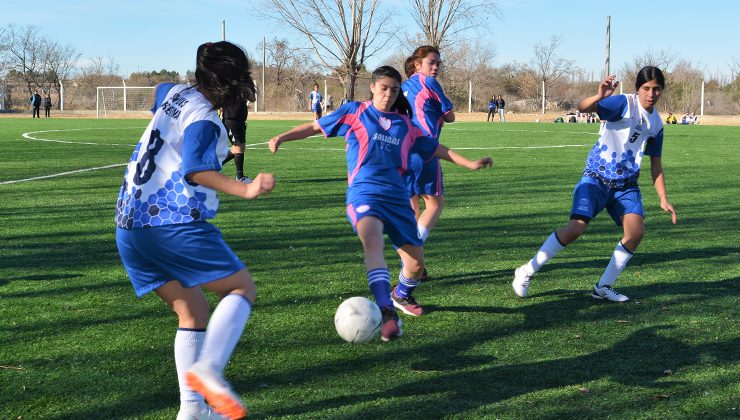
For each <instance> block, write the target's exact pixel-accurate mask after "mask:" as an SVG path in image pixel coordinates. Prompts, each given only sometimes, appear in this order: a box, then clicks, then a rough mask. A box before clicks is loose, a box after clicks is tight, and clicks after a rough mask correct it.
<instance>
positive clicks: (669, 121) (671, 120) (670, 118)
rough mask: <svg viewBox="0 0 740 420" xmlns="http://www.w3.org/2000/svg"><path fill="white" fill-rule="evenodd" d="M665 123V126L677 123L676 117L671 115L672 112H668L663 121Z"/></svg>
mask: <svg viewBox="0 0 740 420" xmlns="http://www.w3.org/2000/svg"><path fill="white" fill-rule="evenodd" d="M665 123H666V124H676V123H677V121H676V116H675V115H673V113H672V112H669V113H668V116H667V117H666V119H665Z"/></svg>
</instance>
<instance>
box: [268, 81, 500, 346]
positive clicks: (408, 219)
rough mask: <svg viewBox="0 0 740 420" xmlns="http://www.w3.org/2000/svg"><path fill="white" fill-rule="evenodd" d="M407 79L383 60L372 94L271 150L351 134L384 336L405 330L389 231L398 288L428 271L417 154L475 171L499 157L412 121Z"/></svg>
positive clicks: (351, 175)
mask: <svg viewBox="0 0 740 420" xmlns="http://www.w3.org/2000/svg"><path fill="white" fill-rule="evenodd" d="M400 86H401V75H400V74H399V73H398V71H397V70H395V69H394V68H393V67H389V66H383V67H380V68H378V69H377V70H375V71H374V72H373V74H372V82H371V84H370V90H371V91H372V95H373V96H372V100H370V101H367V102H350V103H348V104H346V105H342V106H341V107H339V108H338V109H337V110H336V111H334V112H333V113H332V114H331V115H328V116H326V117H323V118H321V119H320V120H318V121H314V122H313V123H307V124H303V125H300V126H298V127H296V128H294V129H292V130H290V131H288V132H285V133H282V134H279V135H277V136H275V137H273V138H272V139H271V140H270V150H271V151H272V152H273V153H275V152H277V150H278V148H279V147H280V145H281V144H282V143H284V142H287V141H293V140H300V139H304V138H306V137H309V136H312V135H315V134H319V133H323V134H324V136H325V137H337V136H343V137H344V138H345V139H346V142H347V148H346V150H347V177H348V187H347V200H346V204H347V218H348V219H349V221H350V223H351V224H352V227H353V228H354V230H355V232H356V233H357V235H358V236H359V237H360V241H361V242H362V246H363V248H364V251H365V268H366V270H367V279H368V285H369V287H370V290H371V291H372V294H373V296H374V297H375V301H376V302H377V304H378V306H379V307H380V309H381V312H382V314H383V325H382V327H381V338H382V339H383V340H384V341H388V340H391V339H393V338H395V337H397V336H400V335H401V322H400V321H399V319H398V315H397V314H396V311H395V309H394V304H393V301H392V299H391V282H390V273H389V271H388V267H387V265H386V263H385V259H384V256H383V249H384V239H383V234H384V233H386V234H387V235H388V237H389V238H390V240H391V242H393V245H395V247H396V248H397V250H398V254H399V255H400V257H401V260H402V261H403V263H404V266H403V269H402V270H401V273H400V274H399V284H398V286H397V287H396V290H397V291H401V293H404V294H406V295H408V296H410V295H411V292H412V291H413V290H414V289H415V288H416V287H417V286H418V285H419V279H420V278H421V275H422V273H423V270H424V251H423V248H422V245H423V241H422V240H421V239H420V238H419V235H418V232H417V229H416V221H415V219H414V212H413V210H412V209H411V206H410V205H409V196H408V190H407V187H406V184H405V181H404V179H403V176H402V174H403V172H405V171H406V169H407V165H408V160H409V154H410V153H411V152H415V153H418V154H420V155H421V156H423V157H424V158H425V159H430V158H431V157H432V156H437V157H438V158H440V159H445V160H448V161H450V162H453V163H455V164H457V165H460V166H464V167H467V168H469V169H471V170H475V169H480V168H483V167H487V166H490V165H491V162H492V161H491V158H483V159H479V160H475V161H471V160H468V159H466V158H464V157H462V156H460V155H458V154H457V153H455V152H454V151H452V150H450V149H448V148H447V147H445V146H444V145H441V144H439V142H438V141H437V139H434V138H427V137H426V136H424V134H423V133H422V132H421V130H420V129H419V128H418V127H416V126H414V125H413V124H412V123H411V120H410V118H409V117H410V115H411V112H410V106H409V103H408V102H407V101H406V99H405V98H404V96H403V95H399V91H400ZM419 309H421V308H420V307H419Z"/></svg>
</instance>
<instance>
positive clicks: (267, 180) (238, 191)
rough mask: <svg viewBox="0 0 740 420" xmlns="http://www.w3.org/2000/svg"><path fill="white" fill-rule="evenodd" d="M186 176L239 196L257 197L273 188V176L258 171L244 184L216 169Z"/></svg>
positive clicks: (199, 182) (201, 183)
mask: <svg viewBox="0 0 740 420" xmlns="http://www.w3.org/2000/svg"><path fill="white" fill-rule="evenodd" d="M187 178H188V179H190V180H191V181H193V182H196V183H198V184H200V185H202V186H204V187H208V188H211V189H214V190H216V191H220V192H223V193H226V194H230V195H235V196H237V197H241V198H257V197H259V196H261V195H266V194H268V193H269V192H270V191H272V189H273V188H275V177H273V176H272V174H266V173H260V174H258V175H257V176H256V177H255V178H254V180H252V183H251V184H245V183H243V182H241V181H238V180H236V179H233V178H230V177H227V176H226V175H224V174H222V173H221V172H218V171H200V172H192V173H190V174H188V175H187Z"/></svg>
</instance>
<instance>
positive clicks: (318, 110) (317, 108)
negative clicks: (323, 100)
mask: <svg viewBox="0 0 740 420" xmlns="http://www.w3.org/2000/svg"><path fill="white" fill-rule="evenodd" d="M311 111H313V112H316V113H318V114H319V115H321V111H323V110H322V109H321V104H315V105H312V106H311Z"/></svg>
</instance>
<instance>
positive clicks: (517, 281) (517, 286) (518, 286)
mask: <svg viewBox="0 0 740 420" xmlns="http://www.w3.org/2000/svg"><path fill="white" fill-rule="evenodd" d="M533 276H534V274H527V272H526V270H525V269H524V266H521V267H519V268H517V269H516V270H514V281H512V282H511V287H513V288H514V293H516V295H517V296H519V297H520V298H524V297H527V289H529V282H531V281H532V277H533Z"/></svg>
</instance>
